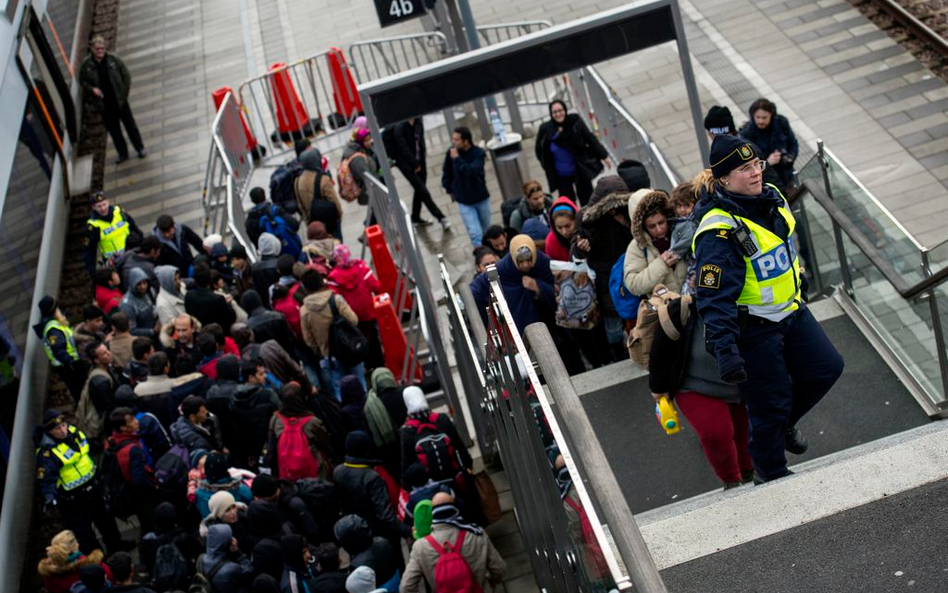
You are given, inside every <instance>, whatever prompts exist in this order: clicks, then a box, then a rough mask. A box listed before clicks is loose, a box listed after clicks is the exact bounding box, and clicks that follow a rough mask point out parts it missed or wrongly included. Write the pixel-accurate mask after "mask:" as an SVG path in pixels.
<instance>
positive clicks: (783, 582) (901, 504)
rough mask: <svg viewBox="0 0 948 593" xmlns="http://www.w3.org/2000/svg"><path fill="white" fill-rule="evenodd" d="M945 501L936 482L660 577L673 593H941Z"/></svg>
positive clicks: (945, 488)
mask: <svg viewBox="0 0 948 593" xmlns="http://www.w3.org/2000/svg"><path fill="white" fill-rule="evenodd" d="M946 496H948V480H940V481H937V482H933V483H930V484H927V485H924V486H921V487H919V488H916V489H913V490H910V491H908V492H902V493H900V494H896V495H893V496H889V497H886V498H882V499H880V500H877V501H874V502H871V503H869V504H866V505H863V506H860V507H857V508H854V509H850V510H848V511H844V512H842V513H839V514H837V515H834V516H831V517H827V518H825V519H821V520H819V521H815V522H813V523H808V524H806V525H802V526H800V527H796V528H794V529H789V530H787V531H783V532H781V533H777V534H774V535H771V536H768V537H765V538H762V539H759V540H756V541H753V542H749V543H747V544H744V545H741V546H738V547H735V548H730V549H727V550H724V551H722V552H719V553H717V554H712V555H710V556H705V557H703V558H699V559H697V560H693V561H691V562H688V563H685V564H680V565H678V566H674V567H672V568H669V569H666V570H664V571H663V572H662V577H663V578H664V580H665V584H666V585H667V586H668V589H669V591H676V592H677V593H691V592H694V593H706V592H707V591H729V592H732V593H754V592H758V591H768V592H773V593H783V592H787V593H798V592H800V591H820V592H825V593H836V592H849V591H861V592H866V593H891V592H892V591H905V590H908V591H945V590H948V569H946V568H945V560H944V558H943V555H942V554H941V553H940V552H941V549H942V548H943V546H944V534H945V530H946V528H948V520H946V517H945V514H944V512H943V509H944V501H945V497H946ZM722 567H727V568H726V570H722Z"/></svg>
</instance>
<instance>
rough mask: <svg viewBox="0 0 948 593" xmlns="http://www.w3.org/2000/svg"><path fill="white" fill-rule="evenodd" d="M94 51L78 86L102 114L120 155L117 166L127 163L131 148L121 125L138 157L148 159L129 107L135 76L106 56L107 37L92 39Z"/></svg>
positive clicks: (115, 60) (109, 55)
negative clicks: (130, 90) (122, 125)
mask: <svg viewBox="0 0 948 593" xmlns="http://www.w3.org/2000/svg"><path fill="white" fill-rule="evenodd" d="M91 50H92V51H91V53H90V55H89V57H88V58H86V61H85V62H83V63H82V66H81V67H80V68H79V83H80V84H81V85H82V89H83V90H84V91H85V92H86V93H87V95H86V96H87V97H88V98H89V104H90V106H91V107H92V110H93V111H98V112H100V113H101V114H102V122H103V123H104V124H105V129H107V130H108V131H109V135H110V136H112V143H113V144H115V151H116V152H117V153H118V158H117V159H115V164H119V163H122V162H124V161H126V160H128V145H127V144H125V137H124V136H123V135H122V128H121V125H120V123H119V122H121V124H124V125H125V131H126V132H128V139H129V140H131V141H132V146H134V147H135V151H136V152H137V153H138V158H140V159H143V158H145V156H146V153H145V145H144V143H142V136H141V134H140V133H139V132H138V126H137V125H136V124H135V118H134V117H133V116H132V108H131V107H130V106H129V104H128V91H129V89H130V88H131V86H132V75H131V74H129V72H128V68H126V67H125V63H124V62H122V60H120V59H118V58H117V57H115V56H114V55H112V54H110V53H107V46H106V43H105V38H104V37H102V36H101V35H96V36H95V37H93V38H92V43H91Z"/></svg>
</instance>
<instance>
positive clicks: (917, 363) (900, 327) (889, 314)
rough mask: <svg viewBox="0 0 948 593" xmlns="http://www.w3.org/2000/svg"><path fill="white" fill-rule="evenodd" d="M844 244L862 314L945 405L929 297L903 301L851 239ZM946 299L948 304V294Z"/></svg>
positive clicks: (909, 368)
mask: <svg viewBox="0 0 948 593" xmlns="http://www.w3.org/2000/svg"><path fill="white" fill-rule="evenodd" d="M842 242H843V247H844V250H845V252H846V259H847V263H848V266H849V271H850V276H851V278H852V290H853V298H854V300H855V302H856V305H857V307H858V308H859V311H860V312H861V313H862V314H863V316H864V317H865V318H866V319H867V320H868V321H869V323H870V324H871V325H872V327H873V328H874V329H875V331H876V333H878V334H879V336H880V337H881V338H882V340H883V341H884V342H885V343H886V345H887V346H888V347H889V349H890V350H891V351H892V352H893V353H894V354H895V355H896V356H897V357H898V358H899V361H900V362H901V364H902V366H903V367H904V368H905V369H906V370H907V371H908V372H909V373H910V374H911V375H912V376H913V377H914V378H915V380H916V381H917V382H918V384H919V385H920V386H921V387H922V389H924V390H925V392H926V393H927V394H928V395H929V397H930V398H931V399H932V401H933V403H935V404H939V403H941V402H944V401H945V393H944V390H943V388H942V381H941V370H940V367H939V364H938V350H937V347H936V345H935V333H934V330H933V324H932V313H931V306H930V304H929V302H928V300H927V298H923V299H915V300H905V299H903V298H902V296H901V295H899V293H898V292H897V291H896V290H895V288H894V287H893V286H892V284H890V283H889V281H888V280H886V278H885V277H884V276H883V275H882V274H881V273H880V272H879V270H878V268H876V267H875V266H874V265H873V264H872V263H871V262H870V261H869V259H868V258H866V257H865V255H864V254H863V253H862V251H860V250H859V248H858V247H856V245H855V244H854V243H853V242H852V241H851V240H850V239H849V237H843V239H842ZM942 288H943V287H942ZM939 290H940V291H942V289H941V288H940V289H939ZM942 292H944V291H942ZM942 298H943V299H944V300H945V301H946V303H948V293H946V294H945V296H944V297H942ZM942 317H944V316H942ZM944 321H945V320H944V319H943V322H944Z"/></svg>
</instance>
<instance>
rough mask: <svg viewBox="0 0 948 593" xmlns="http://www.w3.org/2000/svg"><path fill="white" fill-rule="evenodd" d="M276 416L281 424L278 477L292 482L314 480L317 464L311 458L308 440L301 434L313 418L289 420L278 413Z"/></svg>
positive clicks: (317, 468)
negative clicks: (306, 479) (305, 479)
mask: <svg viewBox="0 0 948 593" xmlns="http://www.w3.org/2000/svg"><path fill="white" fill-rule="evenodd" d="M276 415H277V417H278V418H279V419H280V420H281V421H282V422H283V432H282V433H281V434H280V438H279V440H278V441H277V467H279V469H280V477H281V478H283V479H284V480H293V481H296V480H302V479H303V478H315V477H316V476H317V474H319V462H317V461H316V458H315V457H313V452H312V451H311V450H310V448H309V440H308V439H307V438H306V435H305V434H303V426H304V425H305V424H306V423H307V422H309V420H310V418H312V417H313V416H312V415H307V416H302V417H300V418H289V417H287V416H284V415H283V414H281V413H279V412H277V413H276Z"/></svg>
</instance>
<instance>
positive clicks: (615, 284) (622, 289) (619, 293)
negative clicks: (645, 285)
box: [609, 250, 644, 321]
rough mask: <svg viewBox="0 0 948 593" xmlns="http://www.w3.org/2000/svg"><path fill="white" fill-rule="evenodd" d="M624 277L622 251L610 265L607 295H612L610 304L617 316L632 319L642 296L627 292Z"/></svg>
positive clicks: (637, 311) (636, 313)
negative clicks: (613, 306) (617, 258)
mask: <svg viewBox="0 0 948 593" xmlns="http://www.w3.org/2000/svg"><path fill="white" fill-rule="evenodd" d="M643 251H644V250H643ZM624 278H625V254H624V253H623V254H622V256H621V257H619V260H618V261H617V262H616V263H615V264H614V265H613V266H612V271H611V272H609V296H610V297H612V304H613V305H615V307H616V312H617V313H618V314H619V317H621V318H622V319H626V320H628V321H632V320H633V319H635V318H636V317H638V314H639V303H640V302H641V301H642V297H641V296H640V295H634V294H632V293H631V292H629V289H628V288H627V287H626V285H625V280H624Z"/></svg>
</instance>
